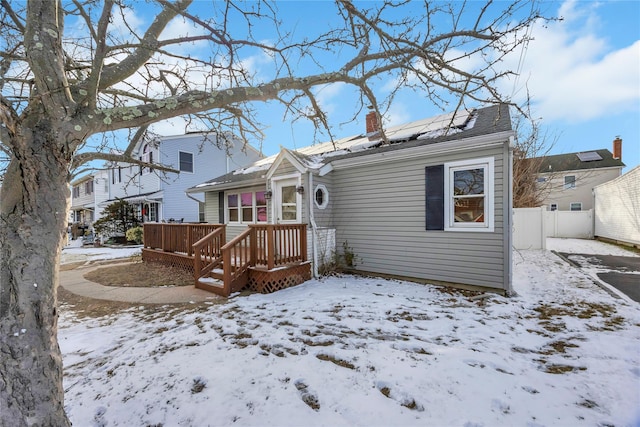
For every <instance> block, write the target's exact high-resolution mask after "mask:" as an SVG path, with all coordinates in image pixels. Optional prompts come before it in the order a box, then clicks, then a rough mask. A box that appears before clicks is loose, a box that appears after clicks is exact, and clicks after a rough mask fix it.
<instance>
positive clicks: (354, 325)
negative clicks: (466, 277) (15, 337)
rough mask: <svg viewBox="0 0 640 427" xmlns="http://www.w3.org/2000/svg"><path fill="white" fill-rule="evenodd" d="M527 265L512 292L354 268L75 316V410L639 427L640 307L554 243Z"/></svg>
mask: <svg viewBox="0 0 640 427" xmlns="http://www.w3.org/2000/svg"><path fill="white" fill-rule="evenodd" d="M556 243H557V242H553V245H555V244H556ZM589 243H594V244H597V246H600V245H599V244H598V242H576V241H573V242H572V241H564V242H562V244H563V245H565V246H570V247H581V248H582V247H584V246H583V244H584V245H587V246H589ZM557 244H560V243H557ZM550 247H552V246H550ZM587 249H589V248H586V249H584V250H581V252H585V251H587ZM594 250H596V249H594ZM616 250H617V249H616ZM514 267H515V272H514V287H515V290H516V292H517V294H518V295H517V296H516V297H512V298H506V297H500V296H495V295H492V296H490V297H488V298H484V299H473V298H471V297H470V296H468V295H467V296H465V295H463V294H460V293H458V292H450V291H446V290H445V291H443V290H442V289H439V288H436V287H432V286H425V285H419V284H414V283H409V282H399V281H393V280H384V279H376V278H360V277H352V276H343V277H330V278H326V279H322V280H317V281H310V282H307V283H305V284H303V285H300V286H297V287H294V288H290V289H286V290H284V291H280V292H276V293H274V294H270V295H251V296H249V297H236V298H233V299H231V300H229V301H228V302H226V303H224V304H218V305H216V304H211V305H209V306H204V307H202V306H195V305H194V306H193V307H192V309H185V310H179V311H178V310H174V309H171V307H165V308H164V309H158V308H154V309H153V310H148V309H146V308H144V307H135V308H132V309H130V310H128V311H126V312H124V313H120V314H117V315H111V316H107V317H101V318H96V319H87V318H82V319H78V318H76V317H75V316H74V313H73V311H71V310H69V309H63V310H62V314H61V319H60V323H59V325H60V331H59V339H60V346H61V348H62V352H63V355H64V365H65V380H64V386H65V390H66V408H67V411H68V413H69V415H70V418H71V421H72V422H73V424H74V425H77V426H109V427H111V426H160V425H161V426H164V427H168V426H230V425H240V426H318V425H326V426H352V425H358V426H465V427H480V426H487V427H488V426H530V427H534V426H618V427H621V426H638V425H640V406H639V404H638V403H639V402H640V306H639V305H638V304H635V303H630V302H628V301H625V300H620V299H615V298H613V297H612V296H611V295H610V294H608V293H606V292H604V291H603V290H602V289H601V288H599V287H598V286H596V285H594V284H593V282H592V280H591V279H590V278H589V277H587V276H586V275H584V274H583V273H582V272H581V271H580V270H577V269H575V268H573V267H571V266H569V265H568V264H566V263H565V262H564V261H562V260H561V259H560V258H558V257H557V256H555V255H554V254H552V253H551V252H549V251H520V252H517V253H514Z"/></svg>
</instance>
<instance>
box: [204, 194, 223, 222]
mask: <svg viewBox="0 0 640 427" xmlns="http://www.w3.org/2000/svg"><path fill="white" fill-rule="evenodd" d="M218 212H219V211H218V192H217V191H216V192H213V191H207V192H206V193H204V221H205V222H208V223H209V224H221V223H222V221H221V219H220V218H218Z"/></svg>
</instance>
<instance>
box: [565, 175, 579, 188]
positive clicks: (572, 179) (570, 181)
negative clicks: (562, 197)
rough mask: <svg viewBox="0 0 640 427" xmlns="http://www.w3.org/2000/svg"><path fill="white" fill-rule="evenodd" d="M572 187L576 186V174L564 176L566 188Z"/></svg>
mask: <svg viewBox="0 0 640 427" xmlns="http://www.w3.org/2000/svg"><path fill="white" fill-rule="evenodd" d="M571 188H576V176H575V175H567V176H565V177H564V189H565V190H569V189H571Z"/></svg>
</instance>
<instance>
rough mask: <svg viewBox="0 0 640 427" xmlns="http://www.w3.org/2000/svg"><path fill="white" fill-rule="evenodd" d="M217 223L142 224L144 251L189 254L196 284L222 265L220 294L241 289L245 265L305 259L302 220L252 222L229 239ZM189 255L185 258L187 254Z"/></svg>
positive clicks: (272, 265) (267, 266)
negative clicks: (222, 283)
mask: <svg viewBox="0 0 640 427" xmlns="http://www.w3.org/2000/svg"><path fill="white" fill-rule="evenodd" d="M225 230H226V228H225V226H224V225H220V224H157V223H146V224H144V247H145V249H146V250H148V252H150V253H155V254H162V255H163V256H169V255H170V253H174V254H175V255H172V256H173V257H174V258H175V257H179V258H180V259H181V262H184V261H185V260H187V261H188V259H189V258H193V274H194V279H195V281H196V284H197V283H198V281H199V280H200V279H201V278H203V277H206V276H208V275H209V273H211V271H212V270H214V269H215V268H218V267H220V266H222V270H223V273H222V274H223V282H224V294H225V295H227V296H228V295H229V294H230V293H231V292H236V291H238V290H240V289H242V288H243V287H244V286H245V285H246V284H247V281H248V270H249V267H253V266H257V267H261V268H264V269H267V270H273V269H274V268H276V267H280V266H285V265H291V264H296V263H303V262H306V261H307V226H306V224H287V225H284V224H269V225H267V224H264V225H263V224H259V225H258V224H256V225H250V226H249V227H248V228H247V229H246V230H245V231H244V232H243V233H241V234H240V235H239V236H237V237H236V238H234V239H232V240H231V241H230V242H228V243H226V244H225V241H226V231H225ZM188 257H189V258H188Z"/></svg>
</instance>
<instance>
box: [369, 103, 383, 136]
mask: <svg viewBox="0 0 640 427" xmlns="http://www.w3.org/2000/svg"><path fill="white" fill-rule="evenodd" d="M369 108H370V109H371V111H369V112H368V113H367V120H366V121H367V138H369V141H373V140H374V139H378V138H379V137H380V134H381V132H380V130H381V129H380V118H379V117H378V113H376V111H375V110H373V107H369Z"/></svg>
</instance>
